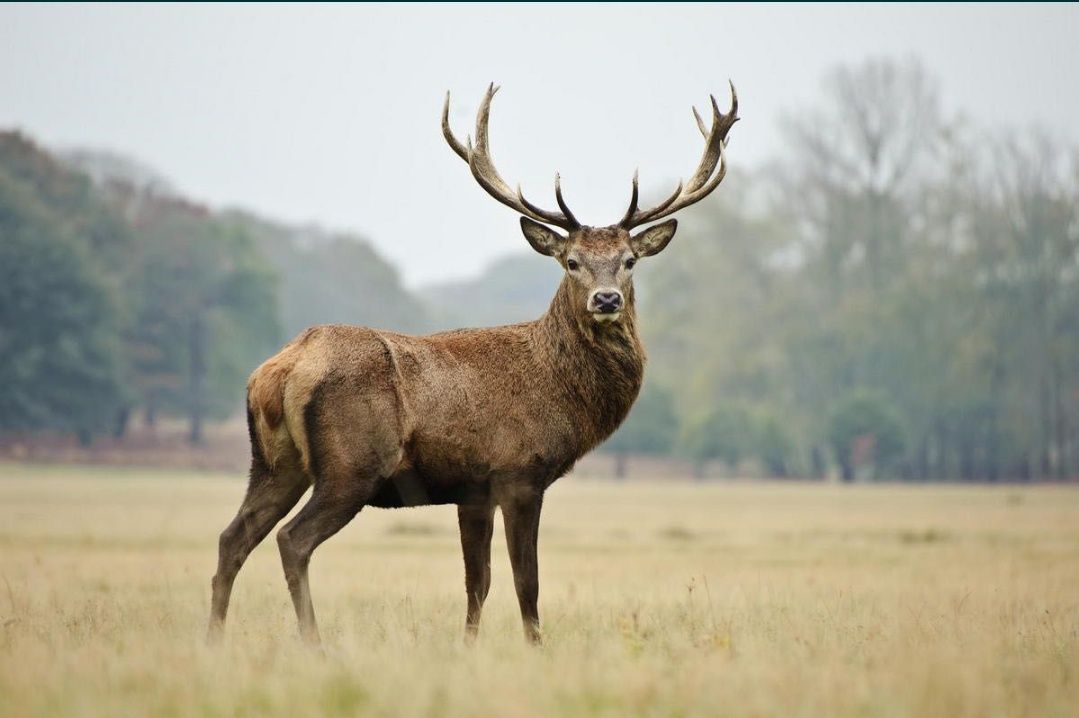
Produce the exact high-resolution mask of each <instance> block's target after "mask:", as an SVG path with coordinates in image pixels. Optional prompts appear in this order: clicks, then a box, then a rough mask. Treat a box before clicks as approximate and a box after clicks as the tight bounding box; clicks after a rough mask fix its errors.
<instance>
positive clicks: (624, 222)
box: [618, 167, 641, 227]
mask: <svg viewBox="0 0 1079 718" xmlns="http://www.w3.org/2000/svg"><path fill="white" fill-rule="evenodd" d="M640 172H641V170H640V168H639V167H638V168H637V169H635V170H633V192H632V193H631V194H630V196H629V207H627V208H626V213H625V214H624V215H622V219H621V220H619V222H618V226H619V227H628V226H629V222H630V220H632V219H633V215H635V214H637V199H638V197H639V194H640V189H639V187H638V186H637V178H638V175H639V174H640Z"/></svg>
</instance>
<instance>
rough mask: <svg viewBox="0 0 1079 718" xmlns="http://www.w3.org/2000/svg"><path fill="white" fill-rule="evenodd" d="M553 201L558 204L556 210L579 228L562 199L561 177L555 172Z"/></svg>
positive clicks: (579, 224)
mask: <svg viewBox="0 0 1079 718" xmlns="http://www.w3.org/2000/svg"><path fill="white" fill-rule="evenodd" d="M517 191H518V193H520V191H521V188H520V186H518V187H517ZM554 199H555V201H556V202H558V208H559V209H560V210H562V214H564V215H566V219H567V220H568V221H569V222H570V223H571V224H572V225H574V226H575V227H580V226H581V223H580V222H578V221H577V218H576V217H574V216H573V212H570V211H569V206H568V205H567V204H566V200H564V199H562V176H561V175H560V174H558V173H557V172H555V175H554Z"/></svg>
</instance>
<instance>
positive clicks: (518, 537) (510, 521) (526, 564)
mask: <svg viewBox="0 0 1079 718" xmlns="http://www.w3.org/2000/svg"><path fill="white" fill-rule="evenodd" d="M501 506H502V518H503V520H504V522H505V525H506V543H507V544H508V545H509V553H510V565H511V566H512V567H513V584H514V586H515V587H516V589H517V603H518V604H520V606H521V620H522V621H523V623H524V631H525V638H526V639H527V640H528V641H530V642H531V643H535V644H539V643H541V642H542V640H541V637H540V630H539V610H538V608H537V606H536V603H537V601H538V600H539V562H538V559H537V557H536V548H537V540H538V538H539V519H540V509H541V508H542V506H543V494H542V493H541V492H538V491H537V492H534V493H533V492H529V493H528V494H527V495H525V496H515V497H513V498H511V499H510V500H508V501H505V502H503V503H502V504H501Z"/></svg>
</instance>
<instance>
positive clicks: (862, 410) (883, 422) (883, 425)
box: [828, 390, 905, 481]
mask: <svg viewBox="0 0 1079 718" xmlns="http://www.w3.org/2000/svg"><path fill="white" fill-rule="evenodd" d="M828 438H829V441H830V442H831V445H832V450H833V451H834V452H835V458H836V462H837V463H838V464H839V469H840V475H841V478H842V479H843V481H853V480H854V478H855V476H856V474H857V473H859V470H865V471H867V472H868V474H869V477H870V478H879V477H881V476H884V475H886V474H888V473H889V472H894V471H895V470H896V468H897V466H898V464H899V463H900V461H901V459H902V457H903V451H904V448H905V442H904V437H903V428H902V425H901V424H900V420H899V417H898V415H897V413H896V411H895V409H894V408H893V407H892V406H891V405H890V404H889V403H888V401H887V400H886V399H884V398H883V397H880V396H877V395H875V394H873V393H871V392H868V391H864V390H859V391H855V392H852V393H851V394H850V395H848V396H847V397H845V398H844V399H842V400H841V401H840V402H839V403H838V404H837V405H836V408H835V410H834V411H833V412H832V414H831V416H830V417H829V419H828Z"/></svg>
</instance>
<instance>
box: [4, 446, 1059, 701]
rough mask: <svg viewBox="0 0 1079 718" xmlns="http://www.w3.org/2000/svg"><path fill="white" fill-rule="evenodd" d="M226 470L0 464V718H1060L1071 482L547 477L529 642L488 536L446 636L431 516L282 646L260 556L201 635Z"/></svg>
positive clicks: (265, 558)
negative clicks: (310, 632) (481, 609)
mask: <svg viewBox="0 0 1079 718" xmlns="http://www.w3.org/2000/svg"><path fill="white" fill-rule="evenodd" d="M243 490H244V481H243V477H241V476H240V475H237V474H207V473H194V472H178V471H167V470H140V469H131V468H127V469H122V470H121V469H110V468H101V467H97V468H73V467H51V466H26V465H20V464H0V576H2V579H3V586H0V715H3V716H19V717H20V718H23V717H27V716H44V715H63V716H121V715H131V716H151V715H153V716H161V715H165V716H170V715H177V716H178V715H200V716H219V715H220V716H277V715H280V716H295V715H326V716H337V715H341V716H344V715H359V714H362V715H374V716H401V715H429V716H477V715H479V716H485V715H497V716H554V715H601V716H625V715H643V716H691V715H709V716H714V715H719V716H723V715H739V716H741V715H746V716H834V715H858V716H905V715H917V716H947V717H949V718H953V717H959V716H1065V715H1076V711H1077V710H1079V708H1077V707H1079V674H1077V665H1079V664H1077V660H1079V488H1077V487H1075V486H1070V487H1067V486H1023V487H1015V486H1009V487H988V486H958V485H925V486H922V485H914V486H911V485H903V486H899V485H856V486H837V485H830V484H825V485H804V484H784V483H762V482H752V483H750V482H710V483H707V484H698V485H695V484H692V483H689V482H664V481H659V480H655V481H634V482H628V483H624V484H619V483H614V482H611V481H602V480H589V479H588V478H587V477H582V476H572V477H569V478H566V479H563V480H562V481H560V482H559V483H558V484H556V485H555V486H554V487H552V489H551V491H550V493H549V494H548V500H547V503H546V505H545V508H544V520H543V523H542V527H541V532H540V574H541V592H540V611H541V616H542V618H543V623H544V635H545V645H544V646H543V647H542V648H538V649H537V648H532V647H530V646H527V645H526V644H525V643H524V641H523V639H522V634H521V628H520V623H519V618H518V613H517V606H516V600H515V598H514V595H513V584H512V580H511V577H510V571H509V563H508V560H507V559H506V557H505V544H504V541H503V538H502V534H501V526H500V525H499V526H498V528H497V529H496V536H495V547H494V561H493V573H494V579H493V586H492V591H491V596H490V598H489V600H488V603H487V608H486V612H485V615H484V621H483V626H482V628H481V634H480V638H479V640H478V641H477V642H476V644H475V645H471V646H470V645H467V644H465V642H464V641H463V623H464V610H465V597H464V588H463V569H462V562H461V556H460V553H459V548H458V543H457V535H456V515H455V512H454V511H453V509H452V507H434V508H426V509H410V510H397V511H379V510H371V509H368V510H365V511H363V512H362V513H361V514H360V515H359V516H358V517H357V519H356V520H355V521H354V522H353V523H352V524H351V525H350V526H348V527H347V528H346V529H345V530H344V531H342V532H341V533H340V534H339V535H338V536H336V537H335V538H334V539H331V540H330V541H329V542H328V543H326V544H325V545H324V546H323V547H322V548H321V549H320V550H319V551H318V552H317V553H316V554H315V557H314V560H313V562H312V591H313V593H314V599H315V606H316V610H317V612H318V615H319V620H320V624H321V628H322V633H323V637H324V639H325V642H326V645H325V649H324V651H322V652H321V653H317V652H312V651H311V650H309V649H307V648H305V647H304V646H303V645H302V644H301V643H300V642H299V640H298V638H297V632H296V622H295V617H294V614H293V611H292V607H291V604H290V602H289V600H288V596H287V591H286V589H285V585H284V579H283V578H282V575H281V570H280V566H279V563H278V557H277V550H276V545H275V543H274V541H273V540H272V538H271V539H270V540H268V541H266V542H264V543H263V544H262V545H261V546H260V547H259V548H258V549H257V550H256V551H255V553H254V554H253V556H252V557H251V560H250V561H249V562H248V564H247V565H246V566H245V567H244V570H243V571H242V572H241V574H240V577H239V579H238V581H237V586H236V591H235V593H234V595H233V603H232V613H231V615H230V616H229V624H228V627H227V634H226V638H225V641H224V643H223V645H222V646H220V647H217V648H209V647H207V646H205V645H204V643H203V634H204V630H205V621H206V616H207V610H208V602H209V595H210V591H209V588H210V576H211V574H212V573H213V570H214V567H215V562H216V544H217V535H218V533H219V532H220V530H221V529H222V528H223V527H224V526H225V524H226V523H227V522H228V521H229V519H230V518H231V516H232V515H233V513H234V511H235V509H236V507H237V505H238V503H239V500H240V497H241V495H242V493H243Z"/></svg>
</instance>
